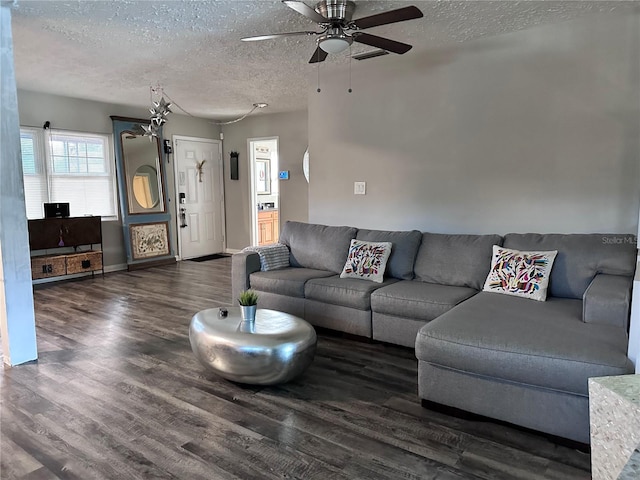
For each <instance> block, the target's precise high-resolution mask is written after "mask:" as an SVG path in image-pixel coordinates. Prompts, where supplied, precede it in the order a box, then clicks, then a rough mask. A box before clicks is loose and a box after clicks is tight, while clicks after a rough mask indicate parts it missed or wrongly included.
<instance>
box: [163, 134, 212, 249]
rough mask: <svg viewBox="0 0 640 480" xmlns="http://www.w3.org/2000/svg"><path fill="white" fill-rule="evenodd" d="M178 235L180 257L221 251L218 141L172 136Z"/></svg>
mask: <svg viewBox="0 0 640 480" xmlns="http://www.w3.org/2000/svg"><path fill="white" fill-rule="evenodd" d="M173 140H174V146H175V155H174V159H175V163H176V165H175V170H176V186H177V188H176V191H177V192H178V193H177V196H178V199H177V201H178V203H177V208H178V235H179V250H180V257H181V258H182V259H188V258H195V257H201V256H204V255H210V254H213V253H220V252H223V251H224V230H223V229H224V227H223V226H224V195H223V183H222V148H221V144H220V141H218V140H207V139H197V138H190V137H181V136H177V135H174V137H173Z"/></svg>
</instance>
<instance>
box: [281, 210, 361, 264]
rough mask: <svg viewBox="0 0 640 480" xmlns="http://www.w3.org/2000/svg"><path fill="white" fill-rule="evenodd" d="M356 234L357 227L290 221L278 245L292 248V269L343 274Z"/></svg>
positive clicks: (285, 225)
mask: <svg viewBox="0 0 640 480" xmlns="http://www.w3.org/2000/svg"><path fill="white" fill-rule="evenodd" d="M356 232H357V229H356V228H354V227H328V226H326V225H317V224H313V223H302V222H291V221H288V222H286V223H285V224H284V227H283V229H282V232H281V233H280V240H279V242H280V243H284V244H285V245H286V246H288V247H289V250H290V252H291V254H290V255H291V256H290V258H289V261H290V262H291V266H293V267H304V268H314V269H316V270H328V271H330V272H335V273H340V272H342V269H343V267H344V262H346V260H347V255H348V253H349V244H350V243H351V240H352V239H353V238H355V237H356Z"/></svg>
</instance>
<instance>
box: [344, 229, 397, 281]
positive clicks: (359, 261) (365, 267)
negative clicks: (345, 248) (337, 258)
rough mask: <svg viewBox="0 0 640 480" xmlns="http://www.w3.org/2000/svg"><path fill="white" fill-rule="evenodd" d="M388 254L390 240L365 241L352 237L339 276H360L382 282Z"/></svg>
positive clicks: (363, 278) (389, 253)
mask: <svg viewBox="0 0 640 480" xmlns="http://www.w3.org/2000/svg"><path fill="white" fill-rule="evenodd" d="M389 255H391V242H366V241H364V240H356V239H353V240H351V245H350V246H349V256H348V257H347V262H346V263H345V264H344V268H343V269H342V273H341V274H340V278H360V279H362V280H371V281H372V282H377V283H382V282H383V277H384V270H385V268H386V267H387V260H389Z"/></svg>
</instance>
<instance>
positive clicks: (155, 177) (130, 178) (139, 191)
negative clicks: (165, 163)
mask: <svg viewBox="0 0 640 480" xmlns="http://www.w3.org/2000/svg"><path fill="white" fill-rule="evenodd" d="M120 145H121V146H122V163H123V167H124V177H125V182H126V188H127V191H126V203H127V212H128V213H129V215H141V214H149V213H164V212H166V205H165V201H164V188H163V182H162V173H163V172H162V162H160V158H161V153H160V142H159V141H158V138H157V137H152V138H151V141H149V137H144V136H142V135H137V134H136V132H134V131H132V130H125V131H123V132H121V133H120Z"/></svg>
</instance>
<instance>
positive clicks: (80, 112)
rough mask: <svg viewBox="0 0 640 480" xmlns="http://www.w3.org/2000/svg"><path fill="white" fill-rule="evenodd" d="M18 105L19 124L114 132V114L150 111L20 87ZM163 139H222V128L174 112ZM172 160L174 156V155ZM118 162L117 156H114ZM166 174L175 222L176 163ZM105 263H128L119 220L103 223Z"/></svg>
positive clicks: (141, 114) (174, 242)
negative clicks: (178, 137)
mask: <svg viewBox="0 0 640 480" xmlns="http://www.w3.org/2000/svg"><path fill="white" fill-rule="evenodd" d="M18 108H19V112H20V125H23V126H32V127H42V125H43V124H44V122H45V121H47V120H48V121H50V122H51V128H54V129H63V130H75V131H79V132H93V133H108V134H113V125H112V123H111V118H109V117H110V116H111V115H118V116H122V117H134V118H148V117H149V111H148V110H147V109H145V108H139V107H131V106H127V105H118V104H110V103H101V102H93V101H90V100H82V99H77V98H69V97H61V96H56V95H48V94H43V93H36V92H30V91H25V90H18ZM163 134H164V138H168V139H171V136H172V135H188V136H192V137H202V138H212V139H217V138H219V127H217V126H215V125H213V124H212V123H210V122H209V121H207V120H203V119H199V118H192V117H187V116H185V115H178V114H177V113H175V112H174V113H172V114H171V115H169V117H168V119H167V123H166V124H165V126H164V127H163ZM171 162H173V158H171ZM114 165H115V158H114ZM164 167H165V173H166V174H167V181H168V185H169V192H168V195H167V196H168V199H170V200H171V202H170V203H169V204H168V207H169V210H170V211H171V216H172V222H173V224H174V225H175V218H174V217H175V206H174V204H173V202H174V197H175V182H174V174H173V164H172V163H171V164H169V165H167V164H165V165H164ZM174 230H175V229H174ZM102 237H103V245H102V248H103V252H104V264H105V266H106V267H108V266H111V265H122V264H126V262H127V259H126V254H125V248H124V239H123V235H122V224H121V222H120V221H104V222H102ZM171 242H172V247H173V249H174V251H176V253H177V245H178V244H177V239H176V238H175V235H174V238H172V239H171Z"/></svg>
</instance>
